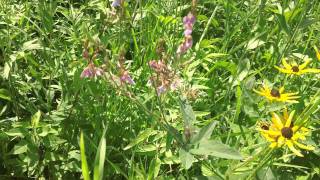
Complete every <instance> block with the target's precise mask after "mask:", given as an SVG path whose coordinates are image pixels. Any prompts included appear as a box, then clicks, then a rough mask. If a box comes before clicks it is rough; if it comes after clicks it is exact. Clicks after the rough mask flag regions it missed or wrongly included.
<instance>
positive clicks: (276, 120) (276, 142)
mask: <svg viewBox="0 0 320 180" xmlns="http://www.w3.org/2000/svg"><path fill="white" fill-rule="evenodd" d="M294 113H295V111H292V112H291V113H290V115H288V112H287V109H285V110H284V112H283V116H279V115H278V114H276V113H272V118H271V121H272V124H268V123H264V124H260V127H259V128H258V130H259V131H260V132H261V134H262V136H263V137H264V138H265V139H266V140H267V141H269V142H271V144H270V147H271V148H276V147H282V146H287V147H288V148H289V149H290V150H291V151H292V152H293V153H294V154H295V155H297V156H300V157H303V155H302V154H301V152H300V151H299V150H297V149H296V147H299V148H301V149H305V150H309V151H311V150H314V149H315V148H314V147H313V146H310V145H305V144H302V143H301V142H299V141H301V140H305V139H306V136H307V135H308V134H309V132H310V130H309V129H307V128H305V127H302V126H297V125H295V124H294V121H293V117H294Z"/></svg>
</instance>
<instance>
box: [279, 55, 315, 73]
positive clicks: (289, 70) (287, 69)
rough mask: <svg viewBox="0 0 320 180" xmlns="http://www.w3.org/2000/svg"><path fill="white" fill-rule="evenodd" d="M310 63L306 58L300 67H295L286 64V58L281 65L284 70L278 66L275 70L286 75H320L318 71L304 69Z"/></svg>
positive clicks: (294, 64) (294, 65) (295, 65)
mask: <svg viewBox="0 0 320 180" xmlns="http://www.w3.org/2000/svg"><path fill="white" fill-rule="evenodd" d="M310 62H311V59H309V58H308V59H306V60H305V62H304V63H303V64H301V65H297V64H296V63H293V64H292V65H290V64H288V62H287V58H283V59H282V64H283V66H284V68H280V67H278V66H275V68H276V69H278V70H279V71H280V72H282V73H286V74H295V75H301V74H306V73H320V69H313V68H306V67H307V65H308V64H309V63H310Z"/></svg>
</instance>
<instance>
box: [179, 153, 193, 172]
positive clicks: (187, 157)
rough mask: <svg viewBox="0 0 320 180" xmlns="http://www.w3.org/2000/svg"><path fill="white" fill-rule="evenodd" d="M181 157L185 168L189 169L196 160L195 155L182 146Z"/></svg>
mask: <svg viewBox="0 0 320 180" xmlns="http://www.w3.org/2000/svg"><path fill="white" fill-rule="evenodd" d="M179 158H180V161H181V164H182V166H183V168H185V169H189V168H190V167H191V166H192V164H193V161H194V157H193V155H192V154H191V153H189V152H187V151H185V150H184V149H183V148H181V149H180V151H179Z"/></svg>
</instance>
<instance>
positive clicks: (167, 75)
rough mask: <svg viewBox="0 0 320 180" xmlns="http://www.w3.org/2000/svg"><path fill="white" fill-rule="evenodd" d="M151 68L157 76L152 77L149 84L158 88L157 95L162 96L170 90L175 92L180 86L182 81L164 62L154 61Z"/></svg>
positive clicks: (150, 63) (150, 64) (151, 62)
mask: <svg viewBox="0 0 320 180" xmlns="http://www.w3.org/2000/svg"><path fill="white" fill-rule="evenodd" d="M149 66H150V68H151V69H152V70H153V71H154V72H155V74H156V75H154V76H151V78H150V79H149V84H152V85H153V86H154V87H156V88H157V94H158V95H160V94H162V93H165V92H166V91H168V90H175V89H177V87H179V86H180V83H181V82H180V79H179V78H178V77H177V75H176V74H175V72H173V71H172V70H171V69H170V68H169V67H168V66H167V64H166V63H165V62H164V60H159V61H156V60H152V61H150V62H149Z"/></svg>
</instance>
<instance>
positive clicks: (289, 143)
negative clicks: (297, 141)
mask: <svg viewBox="0 0 320 180" xmlns="http://www.w3.org/2000/svg"><path fill="white" fill-rule="evenodd" d="M286 145H287V146H288V147H289V149H290V150H291V151H292V152H293V153H294V154H295V155H297V156H300V157H303V155H302V154H301V152H300V151H298V150H297V149H296V148H295V147H294V146H293V143H292V142H291V141H290V140H289V141H287V142H286Z"/></svg>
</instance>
